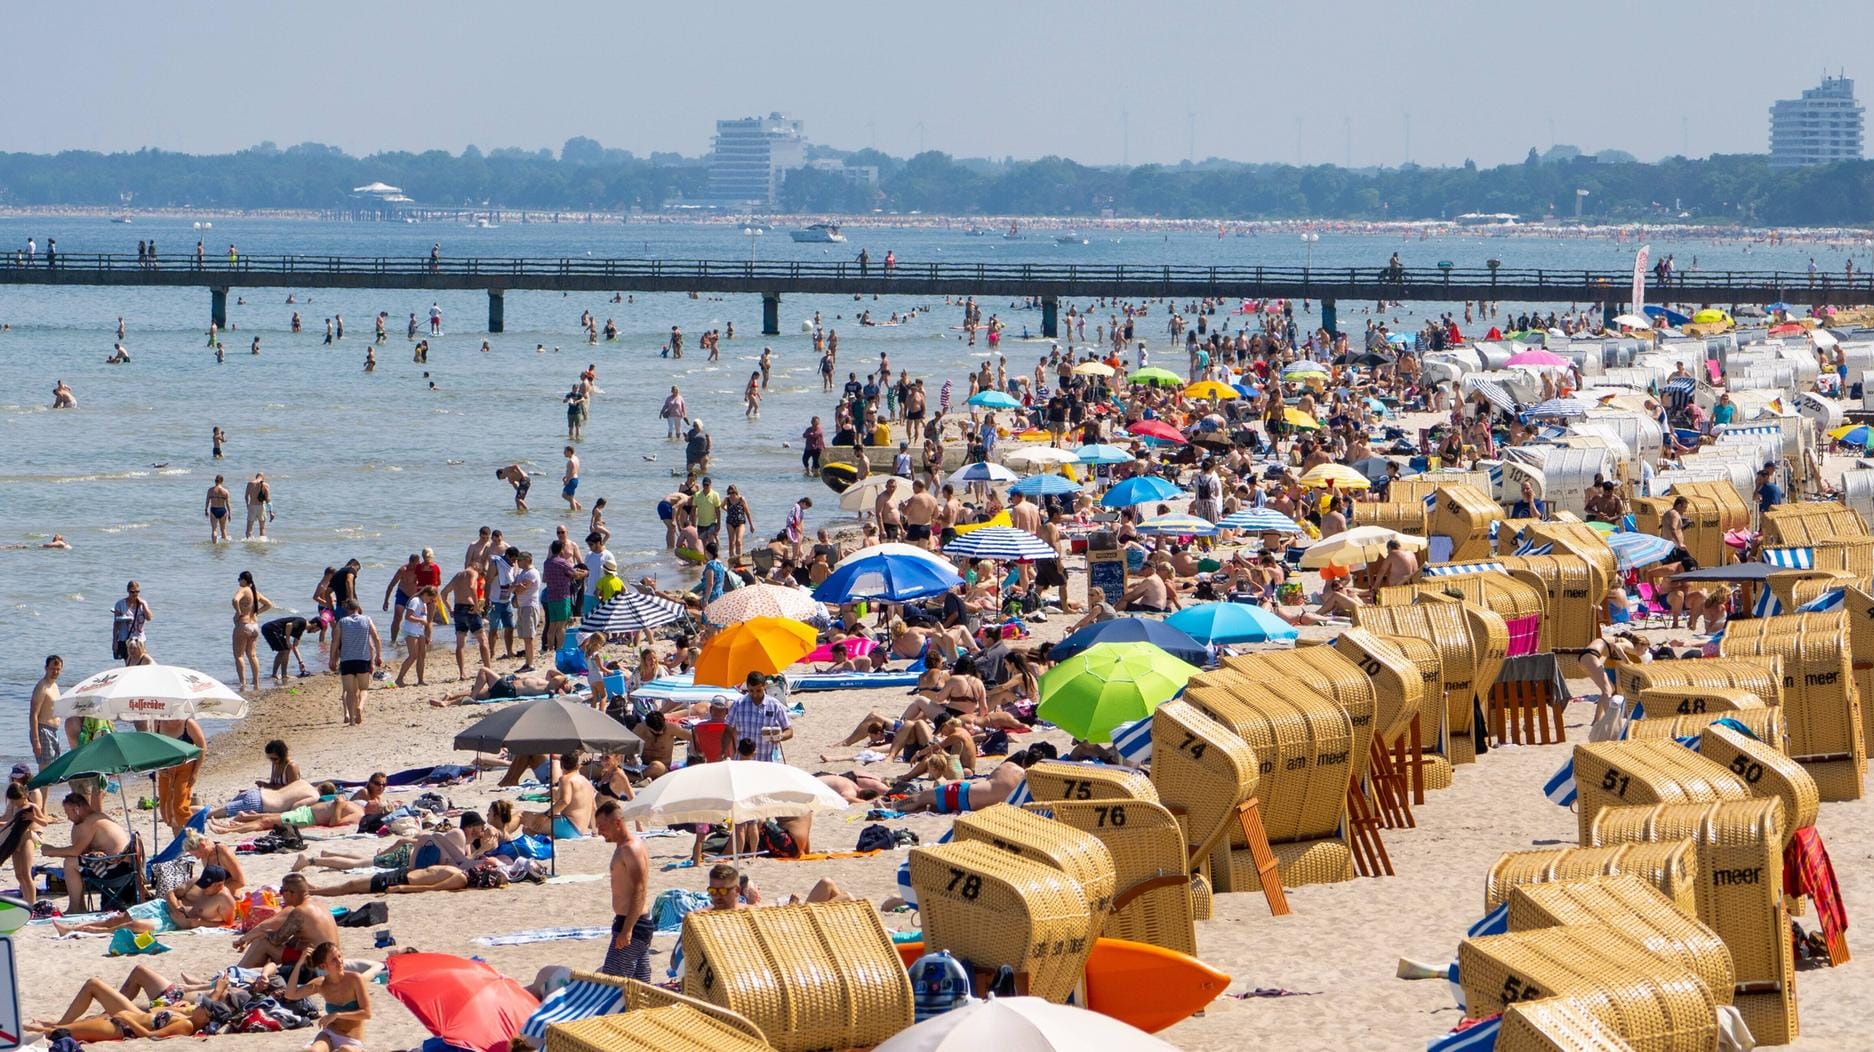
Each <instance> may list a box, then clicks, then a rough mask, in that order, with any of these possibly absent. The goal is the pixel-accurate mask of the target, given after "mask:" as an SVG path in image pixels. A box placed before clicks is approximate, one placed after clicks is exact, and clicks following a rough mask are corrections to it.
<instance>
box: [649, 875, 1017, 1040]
mask: <svg viewBox="0 0 1874 1052" xmlns="http://www.w3.org/2000/svg"><path fill="white" fill-rule="evenodd" d="M970 846H972V847H974V846H975V845H970ZM983 850H990V849H987V848H984V849H983ZM920 901H921V900H920ZM926 916H928V913H927V914H926ZM681 938H682V940H683V952H684V957H685V959H686V961H687V962H688V963H687V967H686V970H685V972H684V980H683V992H684V993H685V994H686V995H688V996H690V997H693V998H696V999H698V1000H701V1001H707V1002H709V1003H711V1004H714V1005H718V1006H720V1007H722V1008H726V1009H728V1010H730V1011H732V1012H735V1013H737V1014H738V1015H741V1016H743V1017H744V1018H746V1019H747V1020H748V1021H749V1022H751V1023H753V1024H754V1025H755V1026H757V1027H759V1028H760V1029H761V1032H762V1033H763V1034H765V1035H767V1038H768V1040H769V1041H770V1042H771V1043H772V1044H773V1045H774V1047H776V1048H779V1049H783V1050H787V1052H806V1050H811V1049H825V1048H854V1047H860V1046H865V1045H874V1044H877V1043H879V1042H881V1041H883V1040H885V1039H886V1038H888V1037H890V1036H891V1035H893V1034H895V1033H897V1032H898V1031H900V1030H903V1029H905V1028H906V1027H908V1026H910V1025H911V1022H912V994H911V979H910V976H909V975H907V974H906V972H905V968H904V962H903V960H902V959H900V958H899V956H898V951H897V950H896V949H895V948H893V946H892V942H891V936H890V935H889V934H887V933H886V931H885V926H884V924H882V923H881V922H880V921H879V917H878V911H877V910H875V909H873V908H872V905H871V903H868V902H861V901H853V902H828V903H815V904H812V905H801V906H768V907H763V908H761V909H751V910H699V911H697V912H695V913H692V914H690V915H689V916H687V917H685V918H684V920H683V934H682V936H681Z"/></svg>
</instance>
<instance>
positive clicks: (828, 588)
mask: <svg viewBox="0 0 1874 1052" xmlns="http://www.w3.org/2000/svg"><path fill="white" fill-rule="evenodd" d="M962 583H963V578H961V577H958V576H957V573H956V571H955V570H954V569H952V568H950V567H948V566H946V565H944V564H942V563H939V562H938V561H937V560H935V559H920V558H917V557H915V556H909V555H897V554H892V553H888V552H880V553H878V554H876V555H868V556H865V557H863V558H859V559H854V560H851V561H849V562H845V563H842V564H840V566H839V568H838V569H836V570H834V571H833V573H832V575H831V576H830V577H828V578H827V579H826V580H824V581H822V582H820V587H818V588H815V589H814V590H813V597H814V598H815V599H818V600H820V601H821V602H823V603H844V602H848V601H850V600H853V599H884V600H889V601H891V602H894V603H896V602H903V601H904V600H907V599H922V598H924V597H926V596H932V595H941V594H942V593H944V592H947V591H949V590H950V589H952V588H955V587H956V586H957V585H959V584H962Z"/></svg>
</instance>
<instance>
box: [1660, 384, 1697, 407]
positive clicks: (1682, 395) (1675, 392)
mask: <svg viewBox="0 0 1874 1052" xmlns="http://www.w3.org/2000/svg"><path fill="white" fill-rule="evenodd" d="M1697 389H1698V381H1697V380H1694V379H1693V378H1691V377H1689V376H1675V377H1673V378H1672V379H1670V380H1667V381H1666V387H1665V392H1664V393H1665V396H1666V400H1667V404H1668V405H1669V406H1670V407H1671V408H1672V409H1673V410H1675V411H1676V410H1680V409H1684V408H1685V406H1686V403H1688V402H1690V401H1691V400H1692V393H1693V392H1694V391H1696V390H1697Z"/></svg>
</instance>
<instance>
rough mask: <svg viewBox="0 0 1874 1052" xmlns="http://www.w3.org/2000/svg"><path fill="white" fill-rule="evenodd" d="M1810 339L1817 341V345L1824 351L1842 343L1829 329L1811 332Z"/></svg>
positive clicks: (1812, 330)
mask: <svg viewBox="0 0 1874 1052" xmlns="http://www.w3.org/2000/svg"><path fill="white" fill-rule="evenodd" d="M1809 339H1811V340H1813V341H1815V345H1816V346H1817V347H1820V348H1822V349H1823V350H1828V349H1829V348H1831V347H1835V346H1837V345H1839V344H1840V343H1841V341H1840V340H1839V339H1837V338H1836V337H1835V334H1834V333H1832V332H1830V331H1828V330H1827V329H1811V330H1809Z"/></svg>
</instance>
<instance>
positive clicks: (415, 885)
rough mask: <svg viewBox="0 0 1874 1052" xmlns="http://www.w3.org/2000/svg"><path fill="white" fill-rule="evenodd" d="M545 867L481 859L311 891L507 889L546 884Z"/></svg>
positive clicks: (528, 862)
mask: <svg viewBox="0 0 1874 1052" xmlns="http://www.w3.org/2000/svg"><path fill="white" fill-rule="evenodd" d="M546 879H547V870H546V867H545V866H543V865H541V864H540V863H538V862H535V861H533V860H532V859H525V858H517V859H514V860H512V861H509V860H506V859H498V858H481V859H476V860H475V861H474V862H471V863H469V865H468V867H467V868H466V869H465V868H462V867H460V866H452V865H449V864H447V863H444V864H442V865H438V866H425V867H423V868H422V869H393V870H389V871H386V872H383V873H374V874H372V875H371V876H368V877H353V878H351V879H350V880H341V881H339V882H338V883H336V884H328V885H325V886H324V887H314V888H312V894H314V895H327V896H332V895H414V894H416V893H418V892H423V891H462V890H464V889H467V888H476V889H488V888H505V887H507V886H508V885H509V884H511V883H513V882H515V881H517V880H525V881H528V882H531V883H534V884H544V883H546Z"/></svg>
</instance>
